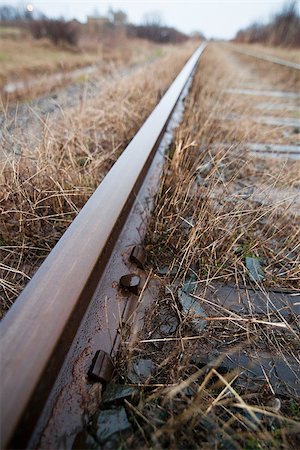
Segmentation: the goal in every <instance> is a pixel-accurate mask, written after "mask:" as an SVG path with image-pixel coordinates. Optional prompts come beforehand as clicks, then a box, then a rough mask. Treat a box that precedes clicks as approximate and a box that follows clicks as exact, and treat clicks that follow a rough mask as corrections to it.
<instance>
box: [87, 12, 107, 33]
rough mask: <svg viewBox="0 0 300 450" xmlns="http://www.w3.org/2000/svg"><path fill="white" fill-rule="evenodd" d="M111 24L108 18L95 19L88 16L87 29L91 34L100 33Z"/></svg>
mask: <svg viewBox="0 0 300 450" xmlns="http://www.w3.org/2000/svg"><path fill="white" fill-rule="evenodd" d="M108 23H109V20H108V18H107V17H101V16H99V17H93V16H88V18H87V24H86V29H87V31H88V32H89V33H99V32H101V31H103V28H104V27H105V26H106V25H107V24H108Z"/></svg>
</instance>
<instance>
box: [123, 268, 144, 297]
mask: <svg viewBox="0 0 300 450" xmlns="http://www.w3.org/2000/svg"><path fill="white" fill-rule="evenodd" d="M140 281H141V279H140V277H139V276H138V275H135V274H134V273H133V274H128V275H123V276H122V277H121V278H120V286H121V287H122V288H125V289H127V290H128V291H130V292H132V293H133V294H135V295H137V294H138V287H139V284H140Z"/></svg>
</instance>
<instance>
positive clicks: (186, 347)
mask: <svg viewBox="0 0 300 450" xmlns="http://www.w3.org/2000/svg"><path fill="white" fill-rule="evenodd" d="M216 58H217V60H218V62H219V65H218V66H216V65H215V60H216ZM236 76H237V75H236V71H235V67H234V66H233V65H232V64H231V63H230V60H226V58H225V57H224V55H222V53H221V52H220V51H219V50H218V49H217V48H212V47H210V49H208V50H207V51H206V53H205V55H204V57H203V60H202V62H201V63H200V67H199V71H198V74H197V76H196V78H195V80H194V84H193V87H192V91H191V95H190V96H189V98H188V101H187V110H186V113H185V116H184V120H183V123H182V125H181V126H180V127H179V129H178V130H177V132H176V136H175V140H174V143H173V145H172V148H171V150H170V153H169V156H168V159H167V164H166V168H165V174H164V177H163V180H162V185H161V189H160V192H159V193H158V195H157V198H156V206H155V210H154V213H153V215H152V219H151V224H150V228H149V232H148V236H147V240H146V248H147V252H148V269H149V271H151V272H152V273H153V272H154V274H155V278H156V279H158V280H160V283H161V297H160V298H159V299H157V300H156V302H155V303H154V305H153V306H151V309H150V310H148V311H147V314H146V319H145V324H144V328H143V330H142V331H141V332H140V333H139V334H138V335H137V336H136V337H135V339H134V340H132V339H129V338H128V336H127V335H126V333H125V334H124V339H123V351H121V352H120V354H119V355H118V358H117V370H118V374H117V378H118V380H119V382H120V380H121V381H122V382H123V383H124V382H125V383H127V384H128V383H129V384H130V376H129V375H128V374H129V370H128V368H129V367H132V362H133V361H137V360H139V359H141V358H142V359H143V358H144V359H150V360H152V361H153V363H154V365H155V369H154V372H152V375H150V376H148V377H147V378H146V379H144V380H143V381H142V382H141V384H140V385H139V386H138V392H139V395H138V400H136V402H135V403H134V401H132V400H131V401H127V400H126V401H125V402H124V406H125V408H126V410H127V414H128V417H129V418H130V420H131V424H132V426H133V428H134V430H135V432H134V433H133V434H131V435H130V437H129V438H128V439H127V440H126V442H124V443H123V445H124V447H125V448H158V449H159V448H174V449H177V448H180V449H181V448H184V449H185V448H189V449H190V448H192V449H196V448H207V449H211V448H215V449H247V450H250V449H251V450H252V449H253V450H254V449H274V448H277V449H283V448H284V449H292V448H293V449H297V448H299V445H300V442H299V431H300V422H299V420H300V410H299V407H300V403H299V387H298V394H297V393H296V391H293V388H291V389H290V390H289V391H288V392H287V391H284V389H285V388H284V386H285V382H286V378H285V377H287V376H288V375H287V374H288V372H289V370H291V371H292V372H294V376H295V379H296V384H295V385H294V386H296V385H297V384H299V381H300V373H299V350H300V347H299V338H300V329H299V316H298V317H297V316H296V315H295V314H290V315H288V316H286V315H285V314H284V312H283V311H284V309H283V310H278V309H277V310H276V311H275V312H271V311H270V309H268V307H267V305H269V306H270V304H272V302H271V301H270V298H269V293H268V290H269V289H277V290H278V289H279V290H280V289H281V288H288V289H290V290H291V291H292V292H295V293H297V292H298V295H299V289H300V253H299V241H300V240H299V230H300V227H299V225H300V218H299V209H298V206H296V207H295V206H293V203H292V199H291V195H293V196H294V197H295V196H298V192H299V186H300V164H299V161H288V162H284V163H280V160H263V159H261V158H259V157H257V158H254V157H253V156H251V155H250V154H249V153H248V152H247V150H245V147H243V143H244V144H245V142H248V141H249V132H248V131H247V128H246V129H245V128H244V127H243V126H241V123H240V122H230V121H224V120H222V117H225V116H226V115H227V114H228V113H232V112H233V111H237V110H238V111H240V113H243V114H247V113H248V112H249V99H248V98H245V97H244V100H243V101H242V100H241V99H240V98H238V97H237V96H230V95H226V94H225V90H226V88H227V87H229V86H232V84H233V82H235V83H237V78H236ZM243 81H244V78H243V76H241V77H240V79H239V82H240V83H242V82H243ZM273 87H274V86H273ZM281 131H282V130H281ZM254 133H255V134H254ZM252 135H253V136H255V138H256V139H255V140H256V142H262V141H264V138H265V135H264V134H262V130H261V128H260V127H259V126H255V125H254V124H253V123H252V124H251V137H252ZM268 139H269V142H270V143H272V142H273V143H276V140H275V141H274V140H273V141H272V133H271V134H270V135H269V136H268ZM222 142H227V143H228V142H229V143H230V144H231V146H230V148H229V149H228V148H225V149H224V148H223V146H222V144H221V143H222ZM274 192H275V193H276V196H278V195H279V193H280V198H279V199H274ZM246 256H253V257H254V256H256V257H259V258H260V261H261V263H262V267H263V271H264V280H263V281H253V280H251V278H250V276H249V271H248V269H247V268H246V264H245V257H246ZM163 274H164V275H163ZM189 283H190V287H188V289H187V290H186V292H188V295H189V296H190V298H192V299H194V301H196V303H197V304H198V306H200V311H201V310H202V312H203V315H200V316H199V315H198V316H197V315H195V312H193V311H190V313H189V314H187V313H185V312H184V310H183V308H182V306H181V304H180V302H179V301H178V299H179V297H180V295H181V294H180V292H181V290H182V289H183V290H184V289H186V287H185V286H186V285H187V284H189ZM218 283H219V284H221V285H222V284H224V283H225V284H228V283H231V286H233V289H237V290H239V289H240V291H238V292H239V295H241V294H240V293H241V290H243V289H244V288H245V287H251V288H252V289H253V290H254V291H252V292H255V291H256V292H258V293H261V295H262V296H263V298H264V301H265V305H266V311H265V313H263V312H262V311H260V312H258V311H257V307H256V304H255V302H254V301H253V297H251V296H250V294H248V298H247V304H248V309H249V310H248V313H245V311H244V312H243V313H242V312H238V311H237V310H232V309H231V308H230V307H223V306H222V303H216V302H213V301H212V300H211V297H209V296H208V294H207V293H208V291H209V290H210V289H212V290H213V289H215V288H216V286H218ZM248 292H250V291H248ZM220 298H221V299H222V297H220ZM297 298H298V299H299V296H298V297H296V299H297ZM142 299H143V295H142V294H141V299H140V300H141V302H142ZM223 304H224V298H223ZM275 309H276V308H275ZM196 314H197V313H196ZM197 317H198V319H199V317H200V318H202V322H204V325H203V323H202V325H201V326H202V327H203V328H202V329H201V331H199V328H197V326H195V320H196V319H197ZM167 319H168V320H171V323H173V325H174V323H175V324H176V326H175V328H176V331H174V330H172V326H171V327H169V328H168V325H167V323H168V322H167ZM161 325H164V326H165V327H167V330H165V331H164V332H162V331H161V328H160V326H161ZM236 355H239V358H246V359H248V361H250V362H252V364H253V365H255V362H257V361H259V363H258V366H259V367H260V369H261V376H257V375H255V372H252V373H251V370H250V374H249V372H248V373H247V375H245V373H246V372H247V371H246V370H245V369H243V364H242V363H241V365H240V366H239V367H238V365H236V364H234V362H233V363H232V364H231V368H230V366H228V361H235V359H236ZM263 355H269V359H268V358H267V359H266V361H267V362H268V364H271V363H272V364H273V365H272V366H270V365H268V364H266V363H263V362H262V361H263ZM261 358H262V359H261ZM225 360H227V365H226V364H225ZM275 361H276V363H275ZM281 365H283V366H281ZM244 367H245V366H244ZM280 367H283V369H281V370H283V372H282V373H283V375H277V376H278V378H276V377H275V379H277V381H276V382H275V381H274V378H273V377H274V372H276V371H277V370H278V371H279V369H280ZM253 370H254V369H253ZM278 373H279V372H278Z"/></svg>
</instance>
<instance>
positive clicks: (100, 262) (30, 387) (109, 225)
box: [0, 43, 206, 448]
mask: <svg viewBox="0 0 300 450" xmlns="http://www.w3.org/2000/svg"><path fill="white" fill-rule="evenodd" d="M205 47H206V44H205V43H204V44H202V45H201V46H200V47H199V48H198V49H197V50H196V51H195V53H194V54H193V55H192V56H191V57H190V59H189V60H188V61H187V63H186V64H185V66H184V67H183V69H182V70H181V72H180V73H179V75H178V76H177V77H176V79H175V80H174V82H173V83H172V85H171V86H170V88H169V89H168V91H167V92H166V94H165V95H164V96H163V98H162V100H161V101H160V102H159V104H158V105H157V106H156V107H155V109H154V110H153V112H152V113H151V114H150V116H149V117H148V119H147V120H146V121H145V123H144V125H143V126H142V127H141V129H140V130H139V131H138V133H137V134H136V135H135V137H134V138H133V139H132V141H131V142H130V144H129V145H128V147H127V148H126V149H125V150H124V152H123V153H122V155H121V156H120V157H119V159H118V160H117V162H116V163H115V164H114V166H113V167H112V169H111V170H110V171H109V173H108V174H107V175H106V177H105V178H104V180H103V181H102V183H101V184H100V186H99V187H98V188H97V189H96V191H95V192H94V194H93V195H92V196H91V198H90V199H89V200H88V202H87V203H86V205H85V206H84V207H83V209H82V210H81V212H80V213H79V214H78V216H77V217H76V218H75V220H74V221H73V223H72V224H71V225H70V227H69V228H68V229H67V231H66V232H65V233H64V235H63V236H62V238H61V239H60V241H59V242H58V243H57V245H56V246H55V247H54V249H53V250H52V251H51V253H50V254H49V256H48V257H47V258H46V260H45V261H44V263H43V264H42V265H41V267H40V268H39V270H38V271H37V273H36V274H35V276H34V277H33V278H32V280H31V281H30V282H29V284H28V285H27V286H26V288H25V289H24V291H23V292H22V293H21V295H20V297H19V298H18V299H17V301H16V302H15V304H14V305H13V306H12V308H11V309H10V311H8V313H7V315H6V316H5V318H4V319H3V321H2V323H1V325H0V335H1V372H2V373H1V375H2V376H1V379H2V386H1V400H0V402H1V403H0V404H1V408H2V414H1V422H2V423H1V447H2V448H6V446H7V445H8V443H9V442H10V439H11V438H12V435H13V434H14V431H15V429H16V427H17V425H18V423H19V421H20V418H21V417H22V415H23V414H24V411H25V410H26V406H27V405H28V403H29V400H30V398H31V397H32V395H33V393H34V392H35V390H36V387H37V385H38V383H39V380H40V379H41V377H42V375H43V373H44V372H45V371H46V369H47V365H48V364H49V361H50V360H51V359H53V353H54V351H55V349H56V348H57V346H58V344H59V343H60V340H61V337H62V336H63V333H64V330H65V329H66V327H69V320H70V317H74V312H76V308H77V307H78V305H80V311H81V313H80V314H79V315H78V317H77V318H76V320H77V321H80V319H81V317H82V316H83V314H84V311H85V310H86V308H87V306H88V304H89V301H90V299H91V296H92V294H93V291H94V288H95V286H96V278H97V280H99V278H100V277H101V273H102V272H103V270H104V268H105V264H106V262H107V259H108V257H109V254H110V253H111V249H112V248H113V245H114V240H115V239H116V237H117V236H118V234H119V232H120V229H121V228H122V224H123V223H124V220H125V217H126V216H127V215H128V212H129V210H130V207H131V206H132V202H133V199H134V197H135V192H136V191H137V190H138V188H139V185H140V184H141V181H142V178H143V173H144V172H145V171H146V170H147V166H148V165H149V163H150V162H151V159H152V157H153V153H155V149H156V147H157V144H158V142H159V140H160V137H161V135H162V133H163V131H164V129H165V127H166V124H167V123H168V120H169V118H170V116H171V113H172V111H173V109H174V107H175V105H176V103H177V101H178V98H179V97H180V94H181V92H182V91H183V89H184V87H185V85H186V83H187V82H188V80H189V78H190V76H191V74H192V72H193V70H194V68H195V67H196V64H197V62H198V60H199V58H200V56H201V54H202V52H203V50H204V49H205ZM75 325H76V324H75ZM77 326H78V325H77ZM74 333H75V330H74V332H73V335H74ZM73 335H72V332H71V333H70V336H71V337H72V336H73ZM70 339H71V338H70ZM66 351H67V350H66Z"/></svg>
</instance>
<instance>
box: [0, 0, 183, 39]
mask: <svg viewBox="0 0 300 450" xmlns="http://www.w3.org/2000/svg"><path fill="white" fill-rule="evenodd" d="M90 19H91V21H94V22H95V23H96V29H97V21H99V23H100V28H101V33H100V34H101V36H106V37H108V38H109V36H110V35H111V36H112V35H113V33H114V35H115V34H116V32H118V30H120V29H122V30H123V32H124V31H125V34H126V35H127V36H128V37H131V38H140V39H148V40H150V41H154V42H158V43H178V42H183V41H185V40H187V39H188V36H187V35H186V34H184V33H181V32H180V31H178V30H176V29H175V28H172V27H168V26H165V25H163V24H162V20H161V17H160V16H159V15H158V14H156V13H152V14H148V15H147V16H146V17H145V20H144V24H143V25H132V24H129V23H128V22H127V15H126V13H124V12H123V11H121V10H116V11H114V10H112V9H109V11H108V14H107V17H104V18H103V17H102V18H101V17H100V16H99V17H97V15H96V14H95V15H94V17H92V18H90ZM0 22H1V23H2V25H3V24H4V25H5V24H6V25H17V26H19V27H23V28H25V27H26V28H27V29H28V30H29V31H30V33H31V35H32V36H33V38H35V39H42V38H48V39H49V40H50V41H51V42H52V43H53V44H55V45H58V44H60V43H67V44H70V45H73V46H76V45H77V44H78V40H79V36H80V33H81V32H85V33H87V32H89V28H88V27H85V25H83V24H80V23H79V22H77V21H75V20H73V21H65V20H64V19H62V18H61V19H50V18H48V17H46V16H45V15H44V14H42V13H39V12H37V11H34V12H29V11H27V10H26V9H22V8H16V7H14V6H0Z"/></svg>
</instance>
